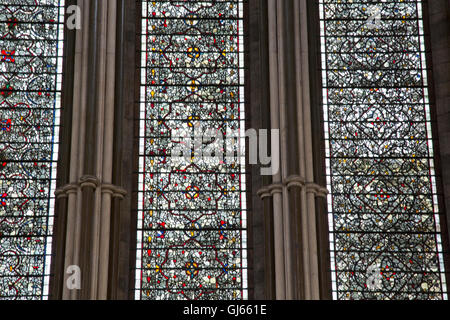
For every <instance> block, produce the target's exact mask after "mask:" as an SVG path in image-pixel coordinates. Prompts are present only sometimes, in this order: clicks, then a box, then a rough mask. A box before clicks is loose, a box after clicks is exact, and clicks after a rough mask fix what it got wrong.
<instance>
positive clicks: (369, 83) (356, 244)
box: [319, 0, 447, 299]
mask: <svg viewBox="0 0 450 320" xmlns="http://www.w3.org/2000/svg"><path fill="white" fill-rule="evenodd" d="M319 3H320V17H321V47H322V67H323V86H324V117H325V131H326V157H327V158H326V166H327V174H328V178H327V180H328V187H329V189H330V191H331V194H330V195H329V222H330V243H331V260H332V278H333V296H334V298H335V299H447V288H446V280H445V276H444V264H443V255H442V253H443V249H442V243H441V233H440V221H439V219H440V215H441V214H442V212H441V211H440V208H439V205H438V200H437V188H436V178H435V167H434V150H433V136H432V130H431V115H430V101H429V97H428V80H427V64H426V59H425V50H426V48H425V41H424V33H423V32H424V31H423V16H422V15H423V13H422V2H421V1H413V0H409V1H406V0H405V1H398V0H397V1H389V2H384V1H383V2H381V1H362V0H361V1H350V0H347V1H345V0H343V1H335V0H334V1H333V0H325V1H319Z"/></svg>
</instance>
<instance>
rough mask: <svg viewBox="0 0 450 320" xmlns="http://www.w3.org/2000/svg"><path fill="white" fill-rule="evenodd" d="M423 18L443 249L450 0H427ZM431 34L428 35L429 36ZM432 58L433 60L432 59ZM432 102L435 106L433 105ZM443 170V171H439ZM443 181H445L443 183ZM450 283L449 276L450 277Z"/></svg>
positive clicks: (449, 222) (448, 219)
mask: <svg viewBox="0 0 450 320" xmlns="http://www.w3.org/2000/svg"><path fill="white" fill-rule="evenodd" d="M424 20H425V24H424V26H425V34H426V40H428V38H429V42H428V41H427V42H428V43H427V45H428V47H427V50H430V49H431V56H430V55H429V57H428V58H429V61H430V62H432V63H431V65H430V64H429V66H428V67H431V70H430V74H429V78H430V79H431V81H430V83H431V86H432V88H431V89H433V88H434V91H433V90H430V98H431V99H430V100H431V104H432V108H431V109H432V111H433V115H432V117H433V120H434V121H435V122H433V125H434V124H437V125H435V127H434V128H433V129H434V131H433V134H434V138H435V139H436V142H437V143H435V152H436V154H437V157H436V158H437V159H436V168H437V172H436V173H437V178H438V181H437V182H438V188H439V187H440V186H441V185H442V186H443V189H441V190H438V192H439V193H440V194H443V197H442V201H440V209H441V212H442V213H443V214H444V215H443V216H442V219H441V224H442V230H443V237H442V238H443V239H442V240H443V245H444V249H443V250H444V251H447V252H448V250H449V248H450V244H449V235H450V0H433V1H428V2H426V3H424ZM428 35H429V37H428ZM430 58H431V59H430ZM433 104H434V105H435V108H433ZM439 169H440V170H439ZM440 182H442V183H440ZM445 264H446V265H445V267H446V269H447V271H448V270H449V268H450V258H449V257H448V254H447V255H445ZM447 282H448V279H447Z"/></svg>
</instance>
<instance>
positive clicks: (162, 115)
mask: <svg viewBox="0 0 450 320" xmlns="http://www.w3.org/2000/svg"><path fill="white" fill-rule="evenodd" d="M140 3H141V5H142V42H141V43H142V47H141V52H142V55H141V57H142V58H141V95H140V99H141V107H140V123H141V125H140V159H139V171H140V175H139V218H138V250H137V251H138V254H137V272H136V299H169V300H178V299H190V300H196V299H199V300H203V299H207V300H211V299H213V300H215V299H246V298H247V277H246V268H247V262H246V254H247V253H246V237H247V236H246V206H245V203H246V198H245V196H246V194H245V192H246V190H245V168H244V165H245V164H244V163H241V162H240V161H239V160H240V158H239V157H238V156H236V154H235V156H234V157H233V158H232V159H225V158H224V159H222V160H221V159H219V158H220V157H218V156H217V155H214V156H212V157H198V156H197V154H196V153H194V151H193V150H194V146H195V145H196V143H198V136H199V135H208V132H209V133H211V132H214V133H215V134H216V135H215V138H211V139H206V138H205V136H203V137H202V138H201V139H200V142H199V143H200V147H201V148H208V146H210V147H212V149H213V150H215V151H220V150H222V149H224V148H225V145H224V144H223V143H222V144H221V143H220V141H222V139H223V141H225V140H226V139H227V138H228V137H227V134H228V132H233V133H234V134H236V133H237V138H236V139H235V140H233V141H237V142H239V135H240V134H241V131H242V130H244V120H245V117H244V97H243V95H244V94H243V93H244V90H243V85H244V76H243V68H244V63H243V60H244V59H243V52H244V47H243V21H242V18H243V1H140ZM217 136H219V137H220V138H221V140H218V139H217ZM218 142H219V143H218ZM237 144H238V143H237ZM180 146H181V147H185V148H187V149H188V156H187V157H179V156H178V153H177V150H179V148H180ZM241 150H242V149H241Z"/></svg>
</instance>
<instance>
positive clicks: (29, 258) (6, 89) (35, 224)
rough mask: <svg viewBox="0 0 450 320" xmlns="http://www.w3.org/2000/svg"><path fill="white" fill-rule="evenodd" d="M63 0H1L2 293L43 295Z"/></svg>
mask: <svg viewBox="0 0 450 320" xmlns="http://www.w3.org/2000/svg"><path fill="white" fill-rule="evenodd" d="M63 8H64V1H56V0H0V35H1V36H0V50H1V55H0V124H1V130H0V196H1V201H0V299H26V300H28V299H29V300H35V299H46V298H47V296H48V282H49V272H50V258H51V252H52V249H51V240H52V238H51V237H52V231H53V215H54V212H53V211H54V210H53V208H54V191H55V185H56V182H55V179H56V162H57V154H58V137H59V118H60V97H61V69H62V65H61V62H62V56H63V24H62V23H60V22H62V21H63V18H64V17H63V15H64V12H63Z"/></svg>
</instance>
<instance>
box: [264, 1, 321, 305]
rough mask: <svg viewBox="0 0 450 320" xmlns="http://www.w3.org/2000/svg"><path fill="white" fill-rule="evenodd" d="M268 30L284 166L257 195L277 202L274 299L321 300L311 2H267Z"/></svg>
mask: <svg viewBox="0 0 450 320" xmlns="http://www.w3.org/2000/svg"><path fill="white" fill-rule="evenodd" d="M268 28H269V30H268V38H269V68H270V85H271V87H270V112H271V128H272V129H280V141H279V143H280V147H281V148H280V150H281V154H280V155H279V156H280V158H281V170H280V172H279V173H277V174H276V175H274V176H273V177H272V181H273V183H272V184H271V185H268V186H266V187H264V188H262V189H261V190H260V191H259V194H260V196H261V197H262V198H263V199H266V198H271V199H272V201H270V202H269V201H267V200H266V201H265V203H271V204H273V215H274V218H273V223H274V225H273V229H274V251H275V253H274V256H275V276H274V280H275V287H276V298H277V299H288V300H289V299H306V300H318V299H320V297H321V292H320V291H321V290H320V270H319V252H318V243H319V240H318V233H317V229H318V227H317V222H318V220H319V219H318V217H317V210H316V200H317V198H321V197H322V198H323V197H325V196H326V194H327V190H326V189H325V188H324V187H322V186H321V185H319V184H318V183H317V181H316V175H315V166H316V165H320V164H316V163H314V154H315V153H317V149H318V148H320V145H313V139H312V135H313V129H312V128H313V124H312V116H311V110H312V108H320V105H312V104H311V97H310V91H311V86H310V77H311V75H310V55H309V41H310V39H309V34H308V32H309V19H308V4H307V1H306V0H271V1H269V8H268ZM321 142H323V141H321ZM273 156H275V155H272V157H273ZM321 167H323V166H321ZM322 185H323V184H322Z"/></svg>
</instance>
